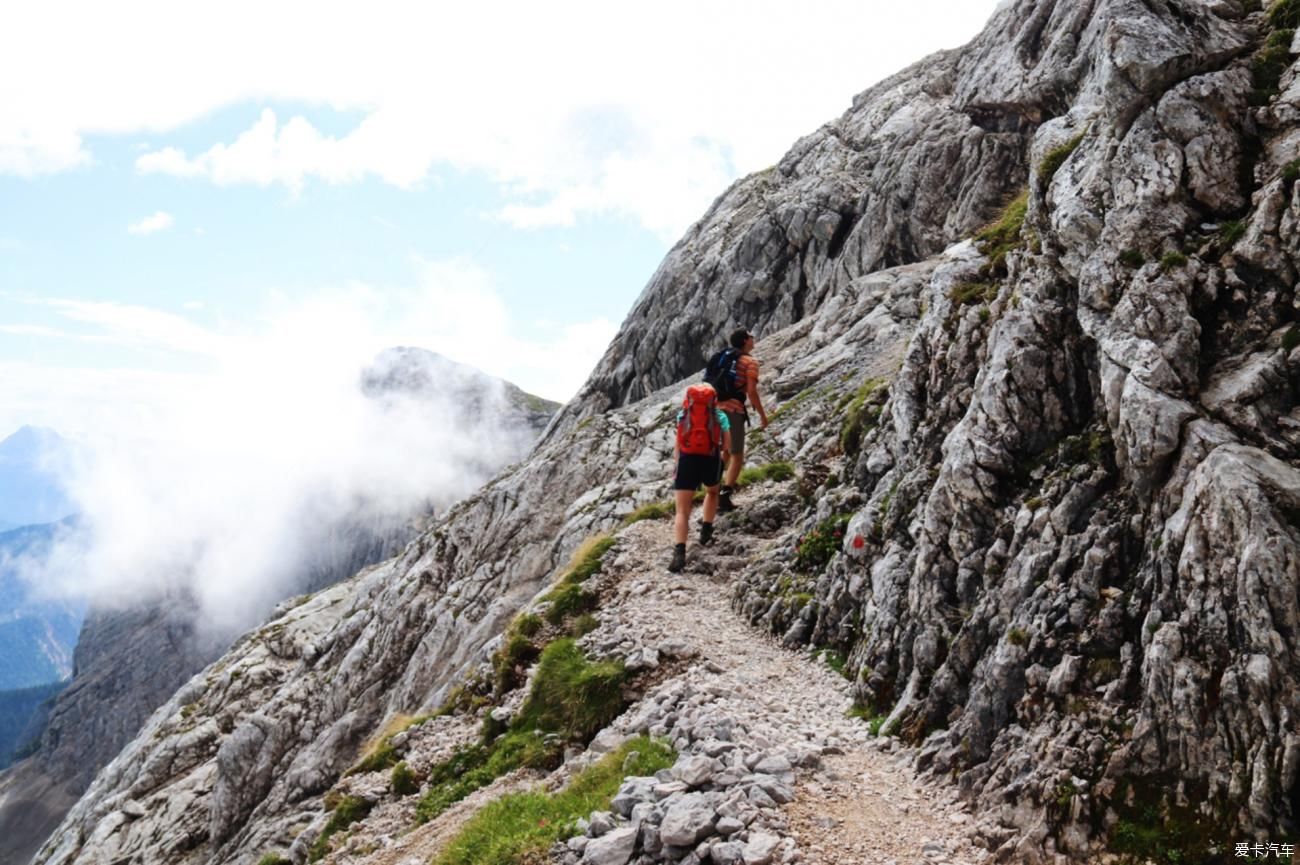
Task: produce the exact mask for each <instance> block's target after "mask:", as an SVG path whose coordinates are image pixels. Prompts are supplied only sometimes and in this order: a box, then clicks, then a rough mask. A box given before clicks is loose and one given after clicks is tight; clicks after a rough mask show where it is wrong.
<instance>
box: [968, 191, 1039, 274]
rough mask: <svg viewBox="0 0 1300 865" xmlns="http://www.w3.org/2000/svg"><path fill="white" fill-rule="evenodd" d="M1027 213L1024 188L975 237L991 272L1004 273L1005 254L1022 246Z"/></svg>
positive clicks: (1027, 207)
mask: <svg viewBox="0 0 1300 865" xmlns="http://www.w3.org/2000/svg"><path fill="white" fill-rule="evenodd" d="M1028 212H1029V189H1028V187H1026V188H1025V189H1024V190H1023V191H1022V192H1021V193H1020V194H1019V195H1017V196H1016V197H1015V198H1013V199H1012V200H1011V202H1010V203H1009V204H1008V205H1007V206H1006V208H1005V209H1004V210H1003V211H1002V215H1001V216H999V217H998V219H997V221H996V222H994V223H993V224H992V225H990V226H988V227H987V228H985V229H983V230H982V231H980V232H979V233H978V234H976V235H975V241H976V243H977V245H978V246H979V249H980V251H981V252H983V253H984V254H985V255H986V256H988V259H989V264H988V267H989V269H990V270H991V271H992V272H995V273H1005V272H1006V261H1007V253H1008V252H1011V251H1012V250H1013V249H1019V248H1020V247H1021V246H1022V245H1023V240H1022V239H1021V229H1022V228H1023V227H1024V225H1025V214H1027V213H1028Z"/></svg>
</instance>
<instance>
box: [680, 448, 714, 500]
mask: <svg viewBox="0 0 1300 865" xmlns="http://www.w3.org/2000/svg"><path fill="white" fill-rule="evenodd" d="M721 482H722V457H720V456H717V457H706V456H704V455H702V454H680V455H679V456H678V457H677V472H676V474H674V475H673V489H675V490H690V491H691V492H695V491H696V490H698V489H699V488H700V485H701V484H703V485H704V486H706V487H716V486H717V485H718V484H719V483H721Z"/></svg>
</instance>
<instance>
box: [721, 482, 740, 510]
mask: <svg viewBox="0 0 1300 865" xmlns="http://www.w3.org/2000/svg"><path fill="white" fill-rule="evenodd" d="M731 493H732V489H731V487H723V488H722V492H720V493H718V513H720V514H725V513H727V512H728V511H734V510H736V503H735V502H733V501H732V500H731Z"/></svg>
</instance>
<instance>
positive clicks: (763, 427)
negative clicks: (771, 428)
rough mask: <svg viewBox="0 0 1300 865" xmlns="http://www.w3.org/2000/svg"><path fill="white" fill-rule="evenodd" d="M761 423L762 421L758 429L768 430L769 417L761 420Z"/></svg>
mask: <svg viewBox="0 0 1300 865" xmlns="http://www.w3.org/2000/svg"><path fill="white" fill-rule="evenodd" d="M760 421H761V422H760V423H759V425H758V428H759V429H761V430H765V429H767V416H766V415H764V416H763V417H762V418H761V419H760Z"/></svg>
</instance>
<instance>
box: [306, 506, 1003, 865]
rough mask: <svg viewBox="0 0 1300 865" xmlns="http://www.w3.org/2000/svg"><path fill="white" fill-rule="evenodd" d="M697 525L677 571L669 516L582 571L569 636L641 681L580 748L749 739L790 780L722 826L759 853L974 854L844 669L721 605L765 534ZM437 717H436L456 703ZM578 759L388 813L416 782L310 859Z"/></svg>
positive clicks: (942, 800)
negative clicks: (593, 601)
mask: <svg viewBox="0 0 1300 865" xmlns="http://www.w3.org/2000/svg"><path fill="white" fill-rule="evenodd" d="M773 490H774V487H772V486H771V485H760V486H758V487H756V488H753V489H750V490H746V491H745V492H743V493H741V494H739V495H738V496H737V503H738V504H739V505H740V506H741V507H742V508H744V507H745V506H746V505H747V504H753V503H754V502H757V501H759V500H760V499H761V497H763V496H767V495H770V494H771V493H772V492H773ZM733 523H734V524H735V525H733ZM697 525H698V510H697V512H696V515H695V520H694V521H693V525H692V542H691V544H690V547H689V553H688V563H687V569H686V571H685V572H684V573H681V574H671V573H669V572H668V571H667V567H666V565H667V562H668V559H669V557H670V553H671V550H672V523H671V521H670V520H667V519H658V520H644V521H641V522H638V523H635V524H633V525H631V526H628V527H626V528H624V529H622V530H620V531H619V532H618V533H617V534H616V535H615V537H616V538H617V544H616V545H615V546H614V547H613V548H612V549H611V550H610V552H609V553H607V554H606V556H605V557H604V560H603V562H602V567H601V570H600V572H599V573H598V574H597V575H596V576H594V577H592V578H591V584H592V585H594V586H595V587H596V588H597V590H598V591H599V593H600V597H601V601H600V606H599V609H598V610H597V611H596V614H597V617H598V618H599V620H600V626H599V627H598V628H597V629H596V630H594V631H593V632H591V633H590V634H588V635H587V636H586V637H584V638H583V639H582V643H583V645H584V646H586V647H587V648H588V651H591V652H592V653H593V654H595V655H597V656H600V655H619V656H622V657H625V658H626V659H627V662H628V664H629V667H631V668H634V669H635V668H640V669H639V675H640V677H641V680H640V684H641V686H642V687H643V688H644V696H643V697H642V698H641V699H640V700H639V701H637V702H636V703H633V704H632V705H631V706H630V707H629V708H628V710H627V711H626V712H624V713H623V715H621V716H620V717H619V718H618V719H616V720H615V721H614V722H613V724H611V725H610V726H609V727H608V728H606V730H605V731H603V732H602V733H601V735H599V736H598V737H597V738H596V740H595V741H594V742H593V743H592V744H591V746H590V747H589V749H588V752H589V755H592V757H590V758H589V759H591V758H594V755H598V754H602V753H605V752H608V751H610V750H613V749H614V748H615V747H617V745H618V743H619V742H620V741H622V740H623V739H625V738H627V737H630V736H633V735H636V734H638V733H647V732H648V733H650V734H651V735H658V736H663V737H665V738H667V739H670V740H672V741H673V742H674V744H675V745H676V746H677V748H678V750H679V752H680V754H681V755H682V756H686V755H687V754H688V752H694V753H697V754H701V755H703V754H708V756H709V757H710V758H712V757H715V756H725V752H724V751H723V750H722V749H723V748H725V749H728V750H730V749H732V748H733V747H734V748H740V749H745V750H748V751H751V752H755V753H761V754H762V755H764V757H763V759H764V763H762V764H760V765H759V767H758V768H757V769H754V767H752V766H751V767H750V769H751V770H754V771H772V772H776V773H778V774H779V775H782V776H783V777H784V778H785V779H787V780H789V781H790V782H791V784H790V789H791V790H792V791H793V798H792V800H790V801H786V802H784V803H783V804H782V803H778V802H776V801H773V800H771V799H763V797H758V799H757V800H756V801H758V803H759V807H758V808H757V809H756V811H755V814H758V815H759V816H758V822H756V823H751V824H750V825H749V826H748V831H745V832H742V833H740V834H739V835H736V836H735V838H736V839H740V840H744V839H745V838H747V837H753V836H754V835H755V831H754V830H756V829H757V828H759V827H760V826H761V829H762V831H763V832H764V833H770V837H771V838H772V839H773V840H775V841H778V842H779V844H778V846H776V847H775V848H774V849H773V850H772V851H771V853H770V856H769V857H768V858H767V859H766V860H765V861H770V862H773V863H776V862H785V863H792V862H802V863H827V865H848V863H854V865H858V863H882V865H884V863H895V865H914V863H950V865H966V863H975V862H978V861H982V859H983V858H984V857H986V856H987V855H988V854H987V853H986V852H984V851H981V850H977V849H976V848H973V847H972V846H970V844H969V842H968V841H967V840H966V838H965V837H964V832H963V829H964V827H965V826H966V825H967V824H968V823H969V817H968V815H967V814H966V813H965V812H964V811H963V810H962V808H961V806H960V805H959V804H958V803H957V801H956V796H955V790H953V789H952V788H948V787H936V786H934V785H932V784H927V783H923V782H922V781H920V780H919V779H917V778H916V776H915V774H914V773H913V771H912V769H911V755H910V752H909V751H908V750H907V749H906V748H904V747H903V746H901V745H900V744H899V743H898V742H897V740H895V739H892V738H889V737H879V738H878V737H874V736H872V735H871V734H870V732H869V730H868V727H867V725H866V723H865V722H863V721H862V720H860V719H857V718H854V717H851V716H849V715H848V714H847V710H848V709H849V708H850V706H851V699H850V695H849V687H848V685H849V683H848V682H847V681H846V680H845V679H844V678H843V677H842V676H840V675H839V674H838V673H836V672H835V671H834V670H833V669H831V668H830V666H829V665H828V664H826V663H825V662H824V661H822V660H820V659H818V658H817V657H816V656H814V655H812V654H810V653H808V652H807V651H795V650H792V649H789V648H786V647H784V646H782V645H780V643H779V642H778V641H777V640H776V639H775V638H774V637H773V636H772V635H770V634H767V633H764V632H761V631H759V630H757V629H756V628H754V627H752V626H750V625H749V624H748V623H747V622H745V621H744V620H742V619H741V618H740V617H739V616H738V615H737V614H736V612H735V611H734V610H733V609H732V607H731V597H732V593H733V592H732V590H733V577H734V575H735V574H737V573H738V572H739V571H740V570H741V569H742V568H743V567H744V565H745V564H746V563H747V561H748V558H749V556H750V555H752V554H753V553H754V552H757V551H758V549H760V548H761V545H763V544H765V543H771V542H772V541H770V540H767V539H764V538H761V537H758V536H756V535H752V534H745V533H742V532H741V529H740V526H741V525H742V523H741V521H738V520H736V519H735V518H734V517H722V518H721V519H720V520H719V522H718V526H719V528H718V535H717V536H716V539H715V542H714V544H713V545H711V546H710V547H701V546H700V545H699V544H698V543H695V535H696V534H697V529H696V526H697ZM437 720H438V721H439V722H442V724H443V725H444V726H445V725H453V724H462V725H463V724H464V723H466V722H467V721H468V720H470V719H468V718H462V719H460V720H454V719H453V718H451V717H448V718H441V719H437ZM457 732H458V733H460V732H463V731H459V730H458V731H457ZM450 733H451V730H450V728H447V729H445V730H444V731H443V733H442V734H440V735H438V736H437V738H438V739H439V740H441V741H443V742H446V741H447V740H448V736H449V734H450ZM721 739H725V740H726V741H725V742H723V741H720V740H721ZM408 759H410V758H409V757H408ZM701 759H707V758H704V757H701ZM768 760H774V761H775V763H774V764H769V763H768V762H767V761H768ZM583 762H584V761H583V759H576V760H570V761H569V763H566V765H565V766H564V767H562V768H561V769H558V770H556V772H555V773H552V775H551V776H550V777H548V778H544V777H543V776H542V775H540V774H537V773H529V772H515V773H512V774H511V775H508V776H506V777H503V778H500V779H498V780H497V781H496V782H495V783H493V784H492V785H490V786H488V787H485V788H483V789H482V790H479V791H477V792H476V793H474V794H473V795H472V796H471V797H469V798H468V799H466V800H464V801H462V802H461V803H459V804H458V805H456V806H455V807H453V808H451V809H450V810H448V811H446V812H445V813H443V814H441V815H440V816H439V817H438V818H436V819H434V820H432V821H430V822H429V823H426V824H424V825H421V826H417V827H416V828H414V829H413V830H410V831H407V830H406V829H403V828H401V827H402V824H403V823H405V824H406V826H408V827H409V826H410V825H411V824H410V822H409V821H410V819H411V816H412V814H413V808H414V805H413V800H414V799H416V798H417V797H406V798H404V799H401V800H399V801H398V802H397V803H393V804H392V805H390V806H387V807H385V808H382V809H377V810H376V811H375V813H374V814H372V816H371V817H370V818H368V819H367V820H365V821H363V822H362V823H358V824H356V825H355V826H354V827H353V831H352V833H351V836H350V838H349V840H348V842H347V843H346V844H345V845H344V848H343V849H340V850H339V851H338V852H336V853H334V854H331V855H330V856H328V857H327V858H326V859H325V860H324V861H326V862H328V863H338V865H342V863H348V865H361V863H364V865H425V863H427V862H429V861H430V860H431V859H432V858H434V857H436V855H437V854H438V853H439V852H440V851H441V850H442V849H443V848H444V846H445V845H446V843H448V841H449V840H450V839H451V838H452V837H454V835H455V833H456V831H457V830H458V828H459V827H460V826H461V825H463V823H464V822H465V821H466V820H467V819H468V818H469V817H470V816H472V814H473V813H474V812H475V811H476V810H477V809H478V807H479V806H481V805H482V804H484V803H486V802H487V801H490V800H492V799H494V798H497V797H498V796H500V795H503V794H504V793H506V792H509V791H512V790H517V789H520V788H522V787H527V786H529V784H545V785H546V786H547V787H550V788H556V787H558V786H560V785H561V784H562V783H563V782H564V781H565V780H567V778H568V777H569V776H571V774H572V773H573V771H574V769H575V767H580V766H581V765H582V764H583ZM773 766H774V767H773ZM379 780H380V778H379V777H378V776H377V777H376V781H379ZM702 783H705V784H707V782H702ZM751 798H754V797H753V796H752V795H751ZM403 803H404V804H403ZM742 816H743V815H742ZM749 818H750V819H751V820H752V819H754V817H753V815H750V817H749ZM718 825H719V827H721V826H722V824H721V823H719V824H718ZM715 841H721V838H716V839H715ZM582 843H583V842H578V844H577V845H573V844H571V845H570V850H571V851H573V852H570V853H568V854H567V859H568V861H570V862H576V861H579V856H578V852H577V851H576V850H574V847H575V846H579V847H580V846H581V845H582ZM707 843H708V842H705V843H702V844H701V845H700V847H701V848H706V845H707ZM689 855H694V856H696V857H697V858H696V861H700V860H701V859H704V858H706V857H708V855H709V853H708V852H707V849H697V850H696V851H695V852H694V853H692V854H688V856H689ZM660 858H661V857H660ZM720 858H722V857H721V856H720V854H715V855H714V856H713V859H714V861H719V859H720ZM581 861H590V860H589V859H584V860H581ZM624 861H626V860H624ZM633 861H635V859H634V860H633Z"/></svg>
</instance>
